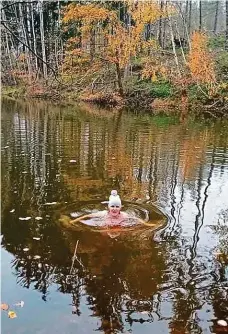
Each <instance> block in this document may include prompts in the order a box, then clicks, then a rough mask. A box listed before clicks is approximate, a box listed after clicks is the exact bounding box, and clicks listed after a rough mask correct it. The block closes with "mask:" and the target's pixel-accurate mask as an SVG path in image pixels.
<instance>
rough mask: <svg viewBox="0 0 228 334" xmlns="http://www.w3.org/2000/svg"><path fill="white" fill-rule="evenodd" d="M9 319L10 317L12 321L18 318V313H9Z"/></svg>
mask: <svg viewBox="0 0 228 334" xmlns="http://www.w3.org/2000/svg"><path fill="white" fill-rule="evenodd" d="M8 317H9V318H10V319H13V318H16V317H17V315H16V313H15V312H14V311H9V312H8Z"/></svg>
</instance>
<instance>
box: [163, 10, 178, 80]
mask: <svg viewBox="0 0 228 334" xmlns="http://www.w3.org/2000/svg"><path fill="white" fill-rule="evenodd" d="M166 12H167V18H168V22H169V27H170V36H171V42H172V47H173V55H174V59H175V63H176V65H177V71H178V75H179V77H180V76H181V71H180V66H179V61H178V57H177V53H176V46H175V42H174V35H173V27H172V21H171V17H170V15H169V13H168V11H166Z"/></svg>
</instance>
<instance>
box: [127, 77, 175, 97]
mask: <svg viewBox="0 0 228 334" xmlns="http://www.w3.org/2000/svg"><path fill="white" fill-rule="evenodd" d="M125 89H126V91H127V92H128V93H131V92H134V91H135V92H136V91H142V92H145V93H147V94H148V95H149V96H150V97H152V98H167V97H170V96H171V95H172V91H173V89H172V86H171V84H170V83H169V82H168V81H162V80H161V81H156V82H152V81H149V80H135V79H132V80H129V81H128V82H127V83H126V85H125Z"/></svg>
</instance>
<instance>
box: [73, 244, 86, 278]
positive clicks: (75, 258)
mask: <svg viewBox="0 0 228 334" xmlns="http://www.w3.org/2000/svg"><path fill="white" fill-rule="evenodd" d="M78 243H79V240H77V242H76V246H75V249H74V256H73V257H72V264H71V268H70V274H71V272H72V269H73V267H74V261H75V260H77V261H78V263H79V264H80V265H81V266H82V267H83V268H84V266H83V264H82V263H81V261H80V260H79V259H78V257H77V255H76V252H77V248H78Z"/></svg>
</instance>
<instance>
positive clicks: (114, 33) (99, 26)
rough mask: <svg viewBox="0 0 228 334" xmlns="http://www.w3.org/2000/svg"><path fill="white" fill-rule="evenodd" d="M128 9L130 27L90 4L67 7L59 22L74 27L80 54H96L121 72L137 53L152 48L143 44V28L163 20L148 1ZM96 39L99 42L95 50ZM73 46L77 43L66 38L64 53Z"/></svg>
mask: <svg viewBox="0 0 228 334" xmlns="http://www.w3.org/2000/svg"><path fill="white" fill-rule="evenodd" d="M128 5H129V13H130V15H131V17H132V20H133V21H134V24H133V25H130V26H129V25H127V26H125V25H124V24H123V22H121V21H119V20H118V17H117V15H116V13H115V12H114V11H112V10H109V9H107V8H105V7H102V6H101V5H98V4H92V3H88V4H85V5H84V4H83V5H82V4H74V3H72V4H70V5H68V6H67V7H66V9H65V10H64V17H63V22H64V23H65V24H70V23H73V22H75V23H77V27H76V30H77V33H78V34H80V44H81V48H82V49H83V50H84V51H87V52H91V53H92V54H93V56H94V54H95V53H96V52H97V53H98V54H99V55H101V56H102V58H103V59H106V60H107V61H109V62H111V63H113V64H118V65H119V67H120V68H124V67H125V66H126V65H127V64H128V63H129V61H130V59H131V57H133V56H135V55H136V54H137V52H138V51H139V50H140V51H142V50H143V49H148V48H152V47H155V42H154V41H147V42H146V43H144V41H143V32H144V29H145V24H147V23H152V22H155V21H156V20H157V19H158V18H160V17H163V16H164V12H163V11H161V9H160V7H159V6H158V4H156V3H154V2H152V1H151V2H146V3H144V2H137V3H135V2H133V1H128ZM79 23H80V24H79ZM104 23H105V24H104ZM95 36H98V37H95ZM96 38H98V39H99V42H98V44H99V46H98V47H97V46H96ZM75 44H77V39H76V38H74V37H73V38H70V39H69V40H68V49H72V48H75Z"/></svg>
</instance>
